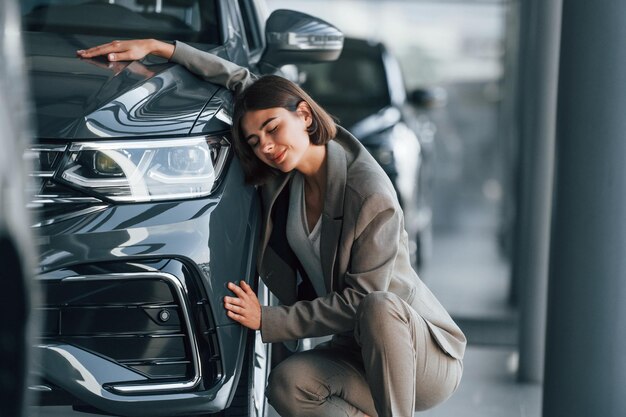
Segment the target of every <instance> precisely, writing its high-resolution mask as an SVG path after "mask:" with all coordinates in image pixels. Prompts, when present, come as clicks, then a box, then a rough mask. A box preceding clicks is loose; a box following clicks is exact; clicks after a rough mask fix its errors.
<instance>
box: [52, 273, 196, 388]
mask: <svg viewBox="0 0 626 417" xmlns="http://www.w3.org/2000/svg"><path fill="white" fill-rule="evenodd" d="M41 285H42V289H43V293H44V296H45V302H44V304H43V306H42V307H41V312H42V314H41V316H42V322H43V323H42V324H43V326H42V327H43V329H42V333H41V340H40V343H44V344H45V343H55V342H56V343H67V344H71V345H74V346H76V347H79V348H81V349H84V350H87V351H90V352H92V353H95V354H97V355H99V356H101V357H104V358H106V359H108V360H110V361H113V362H115V363H117V364H120V365H122V366H125V367H128V368H130V369H132V370H134V371H136V372H138V373H140V374H141V375H143V376H144V377H146V378H147V380H144V381H137V383H134V384H128V383H126V384H120V385H116V384H114V383H112V384H110V386H109V388H111V389H114V390H117V391H119V392H122V393H135V392H148V391H158V390H159V389H176V388H180V389H185V388H190V387H192V386H194V385H195V384H196V383H197V382H198V380H199V378H200V366H199V355H198V347H197V343H196V340H195V337H194V334H193V332H192V331H190V330H191V329H192V324H191V318H190V316H189V308H188V305H187V301H186V300H185V298H186V297H185V294H184V292H183V291H182V287H181V286H180V282H179V281H178V280H177V279H176V278H175V277H174V276H173V275H170V274H167V273H162V272H154V273H149V274H148V273H145V274H144V273H128V274H125V273H120V274H106V275H91V276H75V277H69V278H64V279H61V280H42V281H41Z"/></svg>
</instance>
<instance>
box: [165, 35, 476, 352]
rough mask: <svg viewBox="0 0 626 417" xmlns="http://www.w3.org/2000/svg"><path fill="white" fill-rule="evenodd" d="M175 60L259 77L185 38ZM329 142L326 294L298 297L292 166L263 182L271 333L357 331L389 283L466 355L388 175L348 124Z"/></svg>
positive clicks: (222, 77) (212, 72)
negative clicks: (291, 235) (288, 197)
mask: <svg viewBox="0 0 626 417" xmlns="http://www.w3.org/2000/svg"><path fill="white" fill-rule="evenodd" d="M171 60H172V61H174V62H178V63H180V64H183V65H185V66H186V67H187V68H189V69H190V70H192V71H193V72H195V73H197V74H199V75H201V76H203V77H204V78H206V79H207V80H209V81H212V82H216V83H218V84H222V85H225V86H226V87H228V88H230V89H232V90H235V91H237V92H239V91H241V90H242V89H243V88H245V86H246V85H248V84H249V83H250V82H252V81H253V76H252V75H251V74H250V73H249V71H248V70H247V69H245V68H242V67H240V66H238V65H235V64H233V63H230V62H228V61H225V60H223V59H221V58H218V57H216V56H215V55H212V54H209V53H205V52H202V51H199V50H197V49H194V48H191V47H189V46H188V45H185V44H183V43H181V42H177V43H176V49H175V52H174V55H173V56H172V58H171ZM326 146H327V155H328V156H327V157H328V161H327V169H328V173H327V178H328V183H327V185H326V197H325V200H324V209H323V212H322V232H321V245H320V246H321V253H320V255H321V262H322V271H323V274H324V280H325V284H326V289H327V291H328V294H327V295H326V296H323V297H319V298H316V299H314V300H312V301H297V296H296V294H297V290H296V265H297V262H298V261H297V259H295V255H294V254H293V252H292V251H291V249H290V248H289V245H288V243H287V238H286V234H285V227H286V222H287V217H286V215H285V213H286V211H285V210H277V204H276V202H277V201H284V200H285V199H279V198H278V197H279V195H280V194H281V192H282V191H284V190H286V189H288V188H289V187H285V186H286V185H287V184H288V182H289V179H290V178H291V174H284V175H281V176H278V177H276V178H275V179H273V180H272V181H271V182H269V183H268V184H266V185H264V186H262V187H261V188H260V189H261V198H262V206H263V225H262V227H263V228H262V231H261V245H260V248H259V258H258V264H257V265H258V271H259V274H260V276H261V278H262V279H263V281H264V282H265V283H266V285H267V286H268V288H269V289H270V290H271V291H272V292H273V293H274V294H275V295H276V296H277V297H278V299H279V300H280V301H281V303H283V304H284V305H281V306H272V307H263V308H262V314H261V335H262V338H263V340H264V341H265V342H280V341H286V340H294V339H300V338H306V337H314V336H325V335H331V334H339V333H346V332H350V331H352V330H353V329H354V325H355V316H356V310H357V308H358V306H359V302H360V301H361V300H362V299H363V297H364V296H365V295H366V294H368V293H371V292H374V291H389V292H391V293H394V294H396V295H398V296H399V297H400V298H401V299H403V300H404V301H406V302H407V303H408V304H409V305H411V306H412V308H413V309H414V310H415V311H416V312H417V313H418V314H419V315H420V316H421V317H422V318H423V319H424V320H425V322H426V323H427V325H428V327H429V329H430V332H431V334H432V335H433V337H434V339H435V341H436V342H437V344H438V345H439V346H440V347H441V348H442V349H443V350H444V351H445V352H446V353H448V354H449V355H450V356H452V357H453V358H456V359H462V357H463V354H464V351H465V345H466V339H465V336H464V335H463V333H462V332H461V330H460V329H459V327H458V326H457V325H456V324H455V323H454V321H453V320H452V318H451V317H450V315H449V314H448V313H447V312H446V310H445V309H444V308H443V306H442V305H441V304H440V303H439V302H438V301H437V299H436V298H435V296H434V295H433V294H432V293H431V292H430V290H429V289H428V288H427V287H426V286H425V285H424V283H423V282H422V281H421V280H420V279H419V277H418V276H417V274H416V273H415V271H414V270H413V268H412V267H411V264H410V260H409V249H408V236H407V233H406V231H405V229H404V219H403V213H402V209H401V208H400V205H399V203H398V198H397V196H396V193H395V190H394V188H393V186H392V184H391V182H390V180H389V179H388V177H387V175H386V174H385V172H384V171H383V170H382V168H381V167H380V166H379V165H378V163H377V162H376V161H375V160H374V158H373V157H372V156H371V155H370V154H369V152H368V151H367V150H366V149H365V148H364V147H363V146H362V145H361V143H360V142H359V141H358V140H357V139H355V138H354V137H353V136H352V135H351V134H350V133H348V132H347V131H346V130H345V129H343V128H341V127H338V133H337V137H336V138H335V140H334V141H331V142H329V143H328V144H327V145H326ZM283 209H284V207H283ZM277 213H279V214H278V215H277Z"/></svg>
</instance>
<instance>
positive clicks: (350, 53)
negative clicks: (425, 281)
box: [300, 38, 434, 267]
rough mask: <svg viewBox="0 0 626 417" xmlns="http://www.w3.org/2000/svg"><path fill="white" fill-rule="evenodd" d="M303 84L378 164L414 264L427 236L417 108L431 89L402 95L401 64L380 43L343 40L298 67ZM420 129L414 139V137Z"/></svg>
mask: <svg viewBox="0 0 626 417" xmlns="http://www.w3.org/2000/svg"><path fill="white" fill-rule="evenodd" d="M300 69H301V70H302V71H303V73H304V76H303V78H304V80H305V81H304V83H303V87H304V88H305V89H306V90H307V91H308V92H309V93H310V94H311V96H312V97H313V98H314V99H315V100H317V101H318V102H319V103H320V104H321V105H323V106H324V108H325V109H327V110H328V111H329V112H330V113H331V114H333V115H334V116H336V117H337V118H338V119H339V123H340V124H342V125H343V126H345V127H346V128H347V129H348V130H349V131H350V132H351V133H352V134H353V135H354V136H356V137H357V138H358V139H359V140H360V141H361V142H362V143H363V145H365V147H366V148H367V149H368V150H369V151H370V153H371V154H372V155H373V156H374V158H376V161H378V163H379V164H380V165H381V166H382V167H383V169H384V170H385V172H386V173H387V175H388V176H389V178H390V179H391V181H392V183H393V184H394V186H395V188H396V191H397V193H398V199H399V200H400V203H401V204H402V209H403V211H404V214H405V225H406V229H407V232H408V234H409V240H410V241H409V244H410V248H411V257H412V261H413V263H414V265H415V266H416V267H420V266H422V264H423V262H424V260H425V259H426V258H427V257H428V254H429V252H430V247H431V240H432V180H433V175H432V171H433V162H434V161H433V146H432V145H433V144H432V134H428V132H426V131H425V130H424V129H419V126H420V125H421V124H422V123H421V122H420V121H419V120H418V113H417V112H416V108H413V107H414V106H415V107H417V108H420V109H422V108H425V107H428V106H431V105H433V104H432V103H429V102H428V101H429V99H430V100H431V101H432V100H434V97H430V98H429V96H427V95H428V94H432V92H433V91H434V90H425V89H421V90H416V91H414V92H411V94H407V91H406V87H405V84H404V78H403V76H402V72H401V71H400V65H399V63H398V61H397V60H396V59H395V57H394V56H393V55H392V54H391V53H390V52H389V50H388V49H387V48H386V47H385V45H384V44H383V43H381V42H376V41H370V40H366V39H358V38H346V39H345V42H344V47H343V51H342V53H341V56H340V57H339V59H337V60H336V61H334V62H329V63H324V64H311V65H303V66H301V67H300ZM418 133H419V138H418Z"/></svg>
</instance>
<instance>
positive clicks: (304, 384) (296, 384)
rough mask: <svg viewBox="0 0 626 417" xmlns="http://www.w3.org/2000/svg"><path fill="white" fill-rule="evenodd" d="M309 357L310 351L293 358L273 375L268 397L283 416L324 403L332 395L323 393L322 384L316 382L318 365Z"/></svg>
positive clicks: (276, 369) (272, 373) (266, 392)
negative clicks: (305, 407) (307, 406)
mask: <svg viewBox="0 0 626 417" xmlns="http://www.w3.org/2000/svg"><path fill="white" fill-rule="evenodd" d="M307 356H309V355H306V352H304V353H299V354H296V355H294V356H291V357H290V358H288V359H286V360H285V361H283V362H281V363H280V364H279V365H278V366H277V367H276V368H275V369H273V370H272V372H270V375H269V378H268V382H267V388H266V390H265V396H266V397H267V400H268V402H269V403H270V404H271V405H272V406H273V407H274V408H275V409H276V410H277V411H279V413H281V415H282V414H284V415H296V414H297V413H298V411H299V410H300V409H301V407H303V406H305V405H311V404H315V403H318V402H321V401H323V400H324V398H325V397H327V396H328V395H329V393H328V392H322V391H324V390H322V389H321V387H322V386H323V385H322V384H319V383H316V382H315V381H316V379H317V378H316V376H315V375H316V368H315V364H313V363H311V361H309V360H308V359H309V358H307Z"/></svg>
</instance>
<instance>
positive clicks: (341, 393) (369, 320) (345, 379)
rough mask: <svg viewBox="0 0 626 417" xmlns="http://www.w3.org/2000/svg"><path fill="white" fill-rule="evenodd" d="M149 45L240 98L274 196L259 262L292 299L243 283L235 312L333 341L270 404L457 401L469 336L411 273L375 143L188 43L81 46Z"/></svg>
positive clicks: (236, 316) (281, 378)
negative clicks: (270, 299)
mask: <svg viewBox="0 0 626 417" xmlns="http://www.w3.org/2000/svg"><path fill="white" fill-rule="evenodd" d="M149 53H152V54H156V55H159V56H162V57H165V58H167V59H170V60H172V61H174V62H178V63H180V64H182V65H184V66H186V67H187V68H189V69H190V70H191V71H193V72H195V73H197V74H199V75H201V76H203V77H204V78H206V79H207V80H210V81H212V82H215V83H219V84H222V85H225V86H226V87H228V88H230V89H232V90H234V91H235V92H236V93H237V96H236V99H235V105H234V111H233V142H234V148H235V151H236V153H237V155H238V156H239V158H240V160H241V162H242V166H243V169H244V171H245V175H246V180H247V181H248V182H251V183H254V184H257V185H260V191H261V196H262V198H261V200H262V206H263V229H262V233H261V244H260V250H259V259H258V270H259V274H260V276H261V278H262V279H263V280H264V282H265V283H266V285H267V286H268V287H269V289H270V290H271V291H272V292H273V293H274V294H275V295H276V296H277V297H278V298H279V300H280V301H281V302H282V303H283V305H281V306H273V307H265V306H260V305H259V302H258V300H257V297H256V295H255V294H254V292H253V291H252V289H251V288H250V287H249V286H248V285H247V284H246V283H245V282H244V281H241V282H240V285H236V284H233V283H231V284H229V288H230V289H231V290H232V291H233V294H234V296H232V297H225V299H224V307H225V309H226V311H227V314H228V316H229V317H230V318H232V319H233V320H235V321H236V322H239V323H241V324H242V325H244V326H246V327H248V328H250V329H253V330H260V331H261V336H262V338H263V340H264V341H265V342H282V341H289V340H297V339H300V338H306V337H315V336H324V335H334V336H333V339H332V341H331V342H330V343H327V344H324V345H323V346H320V347H317V348H315V349H313V350H309V351H305V352H300V353H296V354H294V355H292V356H290V357H289V358H288V359H286V360H285V361H283V362H281V363H280V364H279V365H278V366H277V367H276V368H275V369H274V370H273V371H272V372H271V375H270V378H269V382H268V387H267V391H266V392H267V396H268V400H269V402H270V404H272V405H273V407H274V408H275V409H276V410H277V411H278V412H279V413H280V414H281V415H282V416H346V415H347V416H364V415H365V416H381V417H382V416H406V417H409V416H412V415H413V413H414V411H415V410H424V409H427V408H430V407H432V406H434V405H436V404H438V403H440V402H442V401H444V400H445V399H446V398H448V397H449V396H450V395H451V394H452V393H453V392H454V390H455V389H456V387H457V386H458V383H459V381H460V378H461V373H462V364H461V359H462V357H463V353H464V350H465V344H466V340H465V337H464V335H463V333H462V332H461V331H460V329H459V328H458V327H457V326H456V324H455V323H454V322H453V321H452V319H451V318H450V316H449V315H448V313H447V312H446V311H445V309H444V308H443V307H442V306H441V305H440V304H439V302H438V301H437V300H436V299H435V297H434V296H433V295H432V293H431V292H430V291H429V290H428V289H427V288H426V286H425V285H424V284H423V283H422V281H421V280H420V279H419V278H418V276H417V274H416V273H415V271H414V270H413V269H412V268H411V265H410V261H409V251H408V239H407V234H406V231H405V230H404V224H403V214H402V210H401V208H400V206H399V203H398V199H397V197H396V194H395V192H394V189H393V186H392V184H391V182H390V181H389V179H388V178H387V176H386V175H385V173H384V171H383V170H382V168H380V166H379V165H378V164H377V163H376V162H375V160H374V159H373V158H372V157H371V155H370V154H369V153H368V152H367V150H366V149H365V148H364V147H363V146H362V145H361V144H360V143H359V142H358V140H356V139H355V138H354V137H352V136H351V135H350V134H349V133H348V132H347V131H346V130H344V129H343V128H341V127H340V126H337V125H335V124H334V123H333V121H332V119H331V118H330V116H329V115H328V114H327V113H326V112H325V111H324V110H323V109H322V108H320V107H319V106H318V105H317V104H316V103H315V102H314V101H313V100H312V99H311V98H310V97H309V96H308V95H307V94H306V93H305V92H304V91H302V90H301V89H300V88H299V87H298V86H297V85H295V84H293V83H292V82H290V81H288V80H286V79H283V78H281V77H278V76H265V77H262V78H260V79H258V80H255V79H254V77H253V76H252V75H251V74H250V73H249V72H248V70H247V69H245V68H241V67H239V66H237V65H235V64H233V63H230V62H228V61H225V60H222V59H220V58H218V57H216V56H214V55H211V54H208V53H205V52H201V51H199V50H196V49H194V48H192V47H190V46H188V45H186V44H184V43H181V42H177V43H176V44H175V45H171V44H167V43H163V42H159V41H154V40H135V41H123V42H118V41H116V42H112V43H110V44H106V45H101V46H98V47H95V48H91V49H89V50H87V51H78V54H79V56H81V57H83V58H90V57H93V56H97V55H105V54H106V55H107V57H108V59H109V60H111V61H119V60H128V59H139V58H142V57H143V56H145V55H146V54H149Z"/></svg>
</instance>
